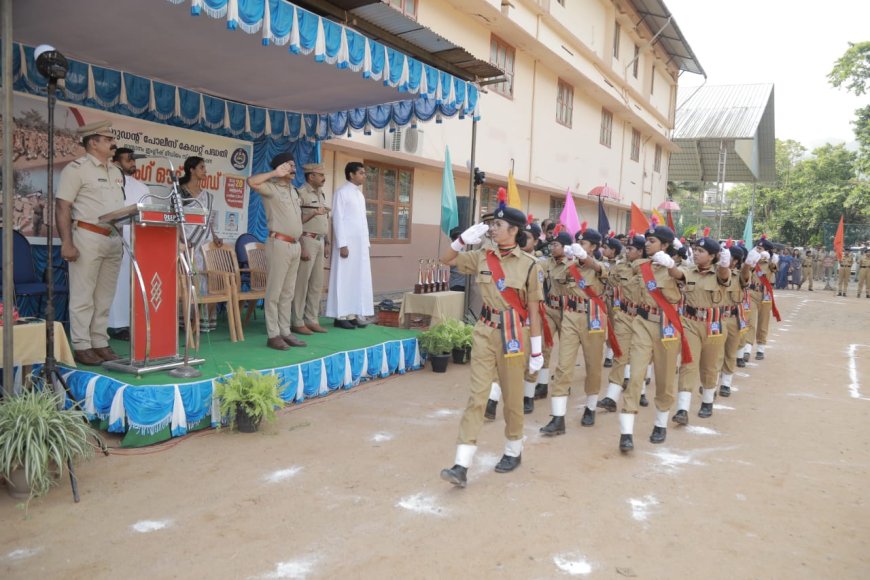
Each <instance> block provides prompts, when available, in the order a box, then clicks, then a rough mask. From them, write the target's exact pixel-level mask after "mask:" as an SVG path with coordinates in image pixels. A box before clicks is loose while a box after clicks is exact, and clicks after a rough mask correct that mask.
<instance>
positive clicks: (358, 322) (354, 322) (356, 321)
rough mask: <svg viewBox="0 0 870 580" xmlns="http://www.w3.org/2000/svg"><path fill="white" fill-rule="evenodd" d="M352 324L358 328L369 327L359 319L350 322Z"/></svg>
mask: <svg viewBox="0 0 870 580" xmlns="http://www.w3.org/2000/svg"><path fill="white" fill-rule="evenodd" d="M350 323H351V324H353V325H354V326H356V327H357V328H365V327H366V326H368V325H369V323H368V322H366V321H364V320H360V319H359V318H354V319H353V320H351V321H350Z"/></svg>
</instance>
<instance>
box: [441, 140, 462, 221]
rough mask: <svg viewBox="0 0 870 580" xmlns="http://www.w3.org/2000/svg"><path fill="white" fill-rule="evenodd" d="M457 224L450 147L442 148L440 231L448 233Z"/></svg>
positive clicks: (457, 215) (457, 211)
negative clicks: (442, 171) (442, 172)
mask: <svg viewBox="0 0 870 580" xmlns="http://www.w3.org/2000/svg"><path fill="white" fill-rule="evenodd" d="M458 225H459V209H457V206H456V184H455V183H454V182H453V164H452V163H451V162H450V148H449V147H445V148H444V174H443V176H442V177H441V231H443V232H444V234H445V235H447V236H449V235H450V230H452V229H453V228H455V227H456V226H458Z"/></svg>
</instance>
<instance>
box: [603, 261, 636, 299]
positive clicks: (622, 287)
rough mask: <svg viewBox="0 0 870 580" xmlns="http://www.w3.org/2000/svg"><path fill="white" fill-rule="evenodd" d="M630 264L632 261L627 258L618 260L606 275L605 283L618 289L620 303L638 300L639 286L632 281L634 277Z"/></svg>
mask: <svg viewBox="0 0 870 580" xmlns="http://www.w3.org/2000/svg"><path fill="white" fill-rule="evenodd" d="M632 265H633V262H629V261H628V260H619V261H618V262H616V265H615V266H613V268H611V269H610V272H609V274H608V276H607V285H608V286H610V287H612V288H614V289H618V290H619V293H620V295H621V303H630V304H636V303H637V302H638V300H640V288H638V287H637V286H636V285H635V284H633V283H632V281H633V279H634V271H633V270H632ZM614 306H616V305H615V304H614Z"/></svg>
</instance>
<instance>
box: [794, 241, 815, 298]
mask: <svg viewBox="0 0 870 580" xmlns="http://www.w3.org/2000/svg"><path fill="white" fill-rule="evenodd" d="M816 262H817V260H816V259H815V257H813V251H812V250H809V249H808V250H807V251H806V253H805V254H804V257H803V261H802V262H801V265H802V267H803V271H804V273H805V275H804V278H803V280H801V283H800V286H798V290H800V289H801V286H803V285H804V280H806V281H807V282H809V286H807V290H809V291H810V292H812V291H813V278H814V277H815V275H814V274H815V270H816Z"/></svg>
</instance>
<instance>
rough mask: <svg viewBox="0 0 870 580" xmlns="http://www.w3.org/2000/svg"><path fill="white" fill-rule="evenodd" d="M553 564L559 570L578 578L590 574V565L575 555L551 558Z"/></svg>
mask: <svg viewBox="0 0 870 580" xmlns="http://www.w3.org/2000/svg"><path fill="white" fill-rule="evenodd" d="M553 563H554V564H555V565H556V567H557V568H559V570H561V571H562V572H565V573H566V574H570V575H571V576H580V575H581V574H589V573H590V572H592V565H591V564H589V562H587V561H586V560H585V559H584V558H583V556H578V555H576V554H559V555H557V556H553Z"/></svg>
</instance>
